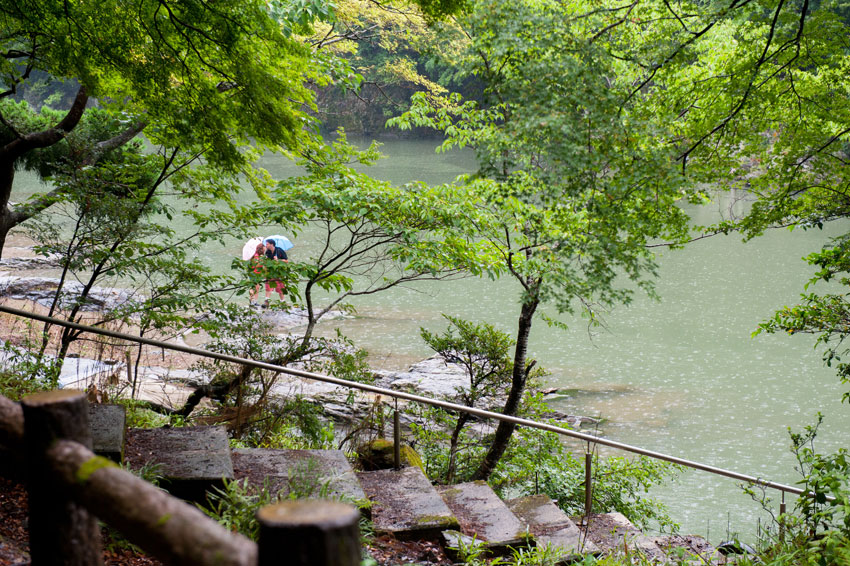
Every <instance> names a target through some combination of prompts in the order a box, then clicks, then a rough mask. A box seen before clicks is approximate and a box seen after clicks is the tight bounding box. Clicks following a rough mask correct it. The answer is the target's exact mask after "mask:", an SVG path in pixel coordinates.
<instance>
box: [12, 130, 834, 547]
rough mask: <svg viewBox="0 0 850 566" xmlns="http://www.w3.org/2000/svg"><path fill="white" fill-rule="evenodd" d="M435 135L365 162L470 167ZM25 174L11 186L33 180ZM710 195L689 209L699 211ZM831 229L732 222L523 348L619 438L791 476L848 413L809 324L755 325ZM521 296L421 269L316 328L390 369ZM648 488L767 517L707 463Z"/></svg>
mask: <svg viewBox="0 0 850 566" xmlns="http://www.w3.org/2000/svg"><path fill="white" fill-rule="evenodd" d="M434 145H435V142H428V141H391V142H387V143H386V145H385V146H384V147H383V148H382V150H383V152H384V153H385V154H387V156H388V157H387V158H386V159H384V160H382V161H380V162H379V163H378V164H377V165H375V166H373V167H371V168H370V169H369V171H370V172H371V173H372V174H373V175H374V176H376V177H378V178H382V179H385V180H387V181H390V182H393V183H403V182H406V181H411V180H419V181H425V182H428V183H440V182H445V181H448V180H450V179H452V178H454V177H455V176H456V175H458V174H461V173H466V172H470V171H472V170H474V168H475V163H474V158H473V155H472V154H471V152H450V153H448V154H444V155H436V154H435V153H434ZM263 165H264V166H265V167H267V168H268V169H269V170H270V172H271V173H272V174H273V175H275V176H277V177H282V176H285V175H291V174H293V173H294V172H295V171H296V168H295V167H294V166H293V165H292V164H291V163H289V162H287V161H286V160H285V159H283V158H280V157H275V156H272V157H267V158H265V159H264V161H263ZM28 183H29V185H28V184H27V183H24V184H22V185H21V186H22V187H23V189H21V190H19V192H18V193H17V194H16V196H17V198H21V196H23V195H22V194H21V192H20V191H23V192H24V193H28V192H30V191H31V190H32V189H33V186H34V185H33V184H32V183H33V182H32V181H31V180H30V181H28ZM718 206H720V205H713V206H710V207H704V208H701V209H697V208H694V209H692V210H691V212H692V214H693V216H694V218H695V221H696V222H697V223H698V224H706V223H709V222H710V221H711V220H712V219H714V218H716V216H717V207H718ZM837 233H838V228H837V227H830V228H829V229H827V230H824V231H817V230H814V231H808V232H804V231H799V230H798V231H795V232H793V233H791V232H789V231H787V230H775V231H771V232H769V233H768V234H766V235H765V236H763V237H761V238H757V239H755V240H753V241H751V242H749V243H742V242H741V240H740V237H737V236H716V237H713V238H708V239H705V240H702V241H699V242H695V243H693V244H691V245H689V246H687V247H686V249H684V250H680V251H674V252H665V253H664V254H663V255H661V256H660V257H659V262H660V272H659V274H660V277H659V280H658V286H657V288H658V292H659V294H660V295H661V301H660V302H656V301H654V300H651V299H649V298H647V297H645V296H643V295H640V294H638V295H636V297H635V301H634V302H633V303H632V304H631V305H629V306H627V307H619V308H616V309H615V310H613V311H612V312H610V313H609V314H607V315H606V316H605V320H606V328H605V329H604V330H601V331H600V330H596V331H593V332H591V331H589V330H588V328H587V327H586V325H585V323H584V321H583V320H582V319H581V318H578V317H576V318H574V319H570V318H567V319H564V320H565V321H566V322H567V323H568V324H569V330H567V331H562V330H558V329H554V328H549V327H547V326H546V325H545V323H544V322H543V321H541V320H538V321H537V322H536V323H535V327H534V329H533V331H532V336H531V343H530V348H529V354H530V356H532V357H534V358H536V359H538V360H539V361H540V363H541V364H542V366H543V367H545V368H546V369H547V370H548V371H549V372H550V373H551V375H550V376H549V377H548V380H549V382H550V383H551V385H552V386H557V387H560V388H563V389H564V390H567V391H566V393H565V394H563V395H560V396H558V397H556V398H555V399H554V400H553V401H552V404H553V406H554V407H555V408H556V409H558V410H562V411H564V412H568V413H572V414H582V415H590V416H599V417H602V418H604V419H605V420H604V422H603V424H602V426H601V430H602V431H603V432H604V434H605V435H606V436H607V437H609V438H611V439H614V440H617V441H621V442H626V443H630V444H635V445H638V446H642V447H644V448H648V449H651V450H656V451H659V452H664V453H667V454H671V455H675V456H680V457H683V458H687V459H691V460H697V461H700V462H703V463H706V464H710V465H713V466H717V467H722V468H727V469H731V470H734V471H738V472H741V473H745V474H750V475H754V476H759V477H763V478H766V479H770V480H773V481H778V482H783V483H791V484H793V483H794V482H796V481H797V479H798V477H797V476H796V475H795V472H794V469H793V466H794V460H793V457H792V455H791V454H790V452H789V451H788V446H789V438H788V433H787V428H788V427H793V428H794V429H795V430H801V429H802V427H803V426H804V425H806V424H811V423H813V422H814V420H815V415H816V413H817V412H818V411H820V412H822V413H823V414H824V415H825V417H826V419H825V422H824V424H823V426H822V427H821V433H820V435H819V437H818V444H817V447H818V448H819V449H820V450H821V451H834V450H836V449H838V448H839V447H841V446H846V432H847V431H848V430H850V412H849V411H848V410H847V406H845V405H842V404H841V403H840V399H841V394H842V391H843V389H842V387H841V385H840V384H839V383H838V378H837V377H836V376H835V373H834V371H833V370H831V369H829V368H825V367H824V366H823V362H822V360H821V354H820V352H819V351H818V350H816V349H815V348H814V338H813V337H811V336H805V335H796V336H786V335H778V336H769V335H759V336H757V337H752V336H751V334H752V332H753V330H755V329H756V327H757V325H758V323H759V322H760V321H762V320H765V319H766V318H768V317H770V315H771V313H773V312H774V311H775V310H776V309H778V308H780V307H782V306H783V305H787V304H792V303H794V302H796V301H797V299H798V297H799V294H800V292H801V291H802V289H803V285H804V283H805V282H806V280H807V279H808V278H809V277H810V276H811V274H812V271H813V270H812V269H811V268H810V267H809V266H808V265H807V264H806V263H805V262H803V261H802V260H801V258H802V257H803V256H805V255H806V254H808V253H810V252H812V251H815V250H816V249H818V248H819V247H820V245H821V244H822V243H823V242H824V241H826V239H827V238H828V237H829V236H830V235H835V234H837ZM295 244H296V247H295V248H294V249H293V250H291V256H292V258H293V259H294V260H297V259H298V257H299V256H301V257H305V256H306V255H308V254H309V253H310V250H311V247H312V245H314V244H313V243H312V242H310V241H309V236H308V235H307V236H305V235H303V234H302V235H301V236H300V237H299V238H297V239H295ZM239 249H241V243H240V242H234V243H233V248H232V249H225V250H219V249H215V250H210V252H209V257H210V260H211V261H212V263H213V264H214V265H216V266H217V268H220V269H226V268H227V267H228V266H229V265H230V261H231V259H232V257H233V255H236V254H237V253H238V251H239ZM815 290H817V289H815ZM518 297H519V290H518V288H517V287H516V286H515V285H513V284H512V282H511V281H508V280H503V281H498V282H491V281H489V280H478V279H467V280H462V281H455V282H450V283H440V284H429V285H424V284H423V285H418V286H416V287H415V288H410V289H395V290H392V291H390V292H388V293H384V294H381V295H376V296H372V297H367V298H364V299H363V300H360V301H358V302H357V304H356V307H357V311H358V314H357V316H356V317H355V318H353V319H350V320H346V321H344V322H341V323H334V324H328V325H326V326H325V328H326V331H330V330H332V329H333V328H334V327H335V326H339V327H341V328H342V330H343V331H344V332H345V334H347V335H348V336H349V337H351V338H352V339H354V340H355V342H356V343H357V344H358V345H359V346H361V347H365V348H367V349H368V350H370V352H371V359H372V361H373V364H374V365H376V366H378V367H385V368H388V369H396V368H402V367H404V366H405V365H407V364H409V363H410V362H413V361H417V360H419V359H421V358H423V357H426V356H428V355H429V351H428V349H427V348H426V347H425V346H424V344H423V343H422V341H421V339H420V338H419V327H420V326H424V327H426V328H428V329H430V330H440V329H442V328H443V327H444V326H445V323H444V321H443V319H442V318H441V316H440V313H443V312H445V313H448V314H453V315H459V316H461V317H464V318H467V319H470V320H474V321H486V322H490V323H491V324H494V325H495V326H496V327H498V328H500V329H502V330H504V331H506V332H510V333H512V334H513V333H514V332H515V326H516V319H517V315H518V310H519V307H518V302H517V301H518ZM549 314H553V313H551V312H550V313H549ZM654 495H655V496H656V497H658V498H659V499H660V500H662V501H664V502H665V503H667V505H668V506H669V509H670V513H671V515H672V517H673V519H674V520H675V521H677V522H678V523H680V524H681V525H682V532H686V533H693V534H702V535H709V536H710V538H711V540H712V541H713V542H718V540H719V539H721V538H725V537H726V536H727V534H733V533H740V534H741V535H742V536H744V537H746V538H752V536H753V534H754V532H755V530H756V524H757V521H758V520H759V518H762V519H763V517H764V514H763V513H760V512H759V507H758V505H756V504H754V503H753V502H752V501H751V500H750V498H749V497H748V496H746V495H744V494H743V493H742V491H741V489H740V488H739V487H738V486H737V484H736V482H735V481H733V480H729V479H726V478H721V477H718V476H712V475H709V474H707V473H705V472H695V471H689V472H685V473H684V474H682V476H681V477H680V478H679V480H678V481H677V482H675V483H674V484H671V485H667V486H664V487H662V488H659V489H656V490H655V491H654ZM771 495H772V496H773V495H776V494H771Z"/></svg>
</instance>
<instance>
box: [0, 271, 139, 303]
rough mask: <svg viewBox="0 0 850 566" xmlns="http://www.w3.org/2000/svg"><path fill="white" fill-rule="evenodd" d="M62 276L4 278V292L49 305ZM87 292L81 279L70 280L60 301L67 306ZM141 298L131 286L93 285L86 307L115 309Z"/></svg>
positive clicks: (0, 286)
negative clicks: (123, 287)
mask: <svg viewBox="0 0 850 566" xmlns="http://www.w3.org/2000/svg"><path fill="white" fill-rule="evenodd" d="M58 287H59V279H56V278H53V277H14V276H5V277H0V295H2V296H5V297H8V298H10V299H18V300H29V301H34V302H36V303H38V304H40V305H42V306H45V307H49V306H50V305H51V304H52V303H53V299H54V297H55V296H56V289H57V288H58ZM82 291H83V285H82V284H81V283H79V282H77V281H66V282H65V284H64V286H63V290H62V297H61V300H60V306H61V307H62V308H66V307H68V306H69V305H72V304H73V303H74V301H76V300H77V299H78V298H79V296H80V294H81V293H82ZM138 299H139V297H138V296H137V295H136V296H134V294H133V293H132V292H131V291H128V290H127V289H114V288H108V287H93V288H92V289H91V290H90V292H89V294H88V296H87V297H86V301H85V303H84V304H83V306H82V310H85V311H97V310H112V309H115V308H117V307H119V306H121V305H124V304H126V303H128V302H130V301H136V300H138Z"/></svg>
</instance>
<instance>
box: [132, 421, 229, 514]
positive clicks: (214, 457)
mask: <svg viewBox="0 0 850 566" xmlns="http://www.w3.org/2000/svg"><path fill="white" fill-rule="evenodd" d="M124 457H125V459H126V461H127V463H128V464H129V466H130V467H131V468H133V469H140V468H142V467H143V466H144V465H145V464H156V465H157V467H158V472H159V474H160V475H161V476H162V477H163V481H162V483H161V486H162V487H163V488H165V489H167V490H168V491H169V492H171V493H172V494H173V495H174V496H176V497H180V498H182V499H186V500H189V501H195V502H198V503H203V502H205V501H206V493H207V491H210V490H211V489H213V488H216V487H217V488H222V487H223V486H224V480H225V479H228V480H231V479H233V462H232V460H231V458H230V445H229V442H228V440H227V432H226V431H225V429H224V427H220V426H198V427H185V428H153V429H141V428H131V429H129V430H128V431H127V444H126V448H125V452H124Z"/></svg>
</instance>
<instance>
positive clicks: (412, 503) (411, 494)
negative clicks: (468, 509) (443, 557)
mask: <svg viewBox="0 0 850 566" xmlns="http://www.w3.org/2000/svg"><path fill="white" fill-rule="evenodd" d="M357 479H359V480H360V485H361V486H363V491H364V492H365V493H366V496H367V497H368V498H369V499H370V500H371V501H372V523H373V525H374V526H375V531H376V532H377V533H379V534H391V535H394V536H395V537H396V538H398V539H403V540H405V539H406V540H410V539H415V538H435V537H437V536H439V534H440V533H441V532H442V531H444V530H447V529H457V528H458V522H457V519H456V518H455V516H454V515H452V512H451V511H450V510H449V508H448V506H446V503H445V502H444V501H443V499H442V498H441V497H440V494H439V493H437V491H436V490H435V489H434V486H432V485H431V482H430V481H428V478H426V477H425V474H424V473H422V470H421V469H419V468H418V467H416V466H410V467H407V468H402V469H400V470H376V471H373V472H357Z"/></svg>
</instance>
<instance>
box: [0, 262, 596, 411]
mask: <svg viewBox="0 0 850 566" xmlns="http://www.w3.org/2000/svg"><path fill="white" fill-rule="evenodd" d="M37 259H38V258H20V257H14V258H11V259H5V260H2V262H0V269H2V268H3V267H6V268H10V269H11V270H14V271H16V272H21V271H26V270H29V269H34V268H40V266H42V265H43V263H41V262H38V261H35V263H33V262H32V261H33V260H37ZM13 266H14V267H13ZM58 283H59V280H58V279H56V278H49V277H27V276H24V275H12V274H9V273H2V272H0V297H2V299H3V301H4V303H6V304H9V302H10V301H11V302H13V303H15V304H16V306H19V307H21V306H24V305H27V304H28V305H30V308H32V309H33V310H36V311H39V312H42V313H44V312H45V311H46V309H47V308H49V307H50V306H51V305H52V303H53V301H54V298H55V294H56V289H57V286H58ZM81 289H82V286H81V285H80V284H79V283H77V282H66V284H65V286H64V293H63V296H62V297H61V300H60V307H61V306H62V305H63V304H67V303H68V302H70V301H71V300H73V299H74V298H75V297H77V296H78V294H79V292H80V290H81ZM138 299H139V297H138V296H134V295H133V293H131V292H129V291H127V290H126V289H117V288H94V289H92V290H91V291H90V293H89V299H88V300H87V302H86V304H85V307H84V310H86V311H89V312H91V313H94V312H101V311H109V310H113V309H116V308H120V307H122V306H126V305H127V303H129V302H132V301H135V300H138ZM260 316H261V317H262V318H263V319H264V320H265V321H267V322H269V323H270V324H271V325H272V326H273V327H274V328H276V329H278V330H280V331H282V332H283V333H284V334H282V337H284V336H297V331H298V328H299V327H300V326H303V324H304V323H305V320H306V313H305V312H304V311H303V310H300V309H293V310H289V311H280V310H274V309H270V310H267V311H262V312H261V314H260ZM343 316H345V315H344V314H343V313H341V312H335V313H330V315H329V316H328V317H327V318H328V319H333V318H340V317H343ZM15 333H16V331H15V330H12V329H11V328H8V327H7V328H5V329H4V336H3V338H4V341H7V340H8V339H9V338H11V337H12V335H13V334H15ZM184 338H185V337H184V336H178V337H173V338H171V341H173V342H175V343H178V344H181V345H186V341H185V340H184ZM190 345H192V346H196V347H201V348H203V338H200V339H199V338H198V337H194V338H193V343H192V344H190ZM19 346H20V343H19ZM121 352H123V350H122V349H120V348H118V349H116V350H115V353H114V354H112V355H110V353H109V352H108V351H106V350H104V349H101V350H99V351H98V352H97V355H95V356H93V355H90V354H87V352H86V351H85V350H81V351H76V352H74V353H73V354H72V357H69V358H68V359H67V360H66V361H65V363H64V365H63V369H62V373H61V375H60V378H59V380H60V383H61V384H62V386H63V387H73V388H78V389H88V390H95V391H98V390H100V391H102V390H104V389H105V388H106V387H107V386H108V387H112V388H113V389H117V390H119V391H122V390H123V391H127V390H129V388H130V383H131V382H135V387H136V390H137V395H138V396H139V397H140V398H141V399H144V400H147V401H150V402H152V403H155V404H157V405H161V406H163V407H168V408H177V407H180V406H182V405H183V404H184V403H185V401H186V399H187V398H188V396H189V395H190V394H191V393H192V392H193V391H194V390H195V388H196V387H197V386H199V385H203V384H206V383H208V382H209V379H210V377H209V376H208V375H206V374H204V373H203V372H200V371H198V370H196V369H192V365H193V363H194V362H195V361H197V359H198V358H197V357H193V356H186V355H178V356H174V355H172V354H173V353H171V352H170V353H169V356H168V358H166V353H165V351H164V350H162V351H161V354H162V359H161V360H160V361H158V363H154V364H152V363H151V361H153V360H154V359H155V358H154V357H153V356H152V355H150V354H148V355H147V356H145V357H144V358H143V359H142V360H141V364H140V365H139V367H138V371H136V370H135V368H134V366H135V362H133V363H131V367H130V371H128V367H127V363H126V358H125V356H124V354H122V353H121ZM116 354H117V355H116ZM28 356H29V354H28V352H27V351H26V348H25V347H23V348H22V347H18V348H12V347H11V344H10V343H8V342H7V344H6V347H5V349H4V351H0V365H6V366H9V365H10V364H15V363H25V362H26V361H27V359H28ZM374 377H375V381H374V385H376V386H378V387H382V388H386V389H392V390H396V391H405V392H408V393H413V394H416V395H421V396H424V397H431V398H438V399H450V398H453V397H454V394H455V392H456V390H458V389H459V388H464V387H466V386H467V384H468V377H467V376H466V374H465V372H464V370H463V368H461V367H460V366H457V365H455V364H449V363H446V361H445V360H444V359H442V358H441V357H439V356H434V357H431V358H428V359H426V360H422V361H420V362H417V363H415V364H413V365H412V366H410V367H409V368H407V370H406V371H387V370H375V371H374ZM275 392H276V393H277V394H279V395H282V396H291V395H296V394H297V395H299V396H301V397H302V398H304V399H307V400H311V401H313V402H315V403H316V404H317V405H319V406H321V407H322V408H323V410H324V412H325V413H326V415H328V416H329V417H330V418H333V419H334V420H336V421H339V422H342V423H350V422H353V421H356V420H359V419H362V418H365V417H367V416H368V415H369V413H370V412H371V411H373V410H374V405H375V403H376V401H377V398H376V396H375V395H371V394H363V393H360V394H357V395H352V394H351V390H350V389H349V388H348V387H343V386H339V385H333V384H329V383H325V382H322V381H319V380H312V379H305V378H301V377H295V376H291V375H287V374H281V375H280V376H279V377H278V380H277V383H276V385H275ZM556 392H557V391H556V390H551V391H550V393H556ZM385 401H386V402H390V401H391V400H390V399H386V400H385ZM502 402H503V400H502V399H498V398H492V399H488V400H485V403H484V406H483V407H482V408H486V409H490V410H498V409H499V408H500V406H501V404H502ZM549 416H550V417H552V418H555V419H558V420H561V421H563V422H567V423H569V424H570V425H572V426H574V427H580V426H582V425H583V424H588V423H590V424H595V423H596V420H595V419H591V418H588V417H579V416H571V415H566V414H562V413H557V412H553V413H552V414H551V415H549Z"/></svg>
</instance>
